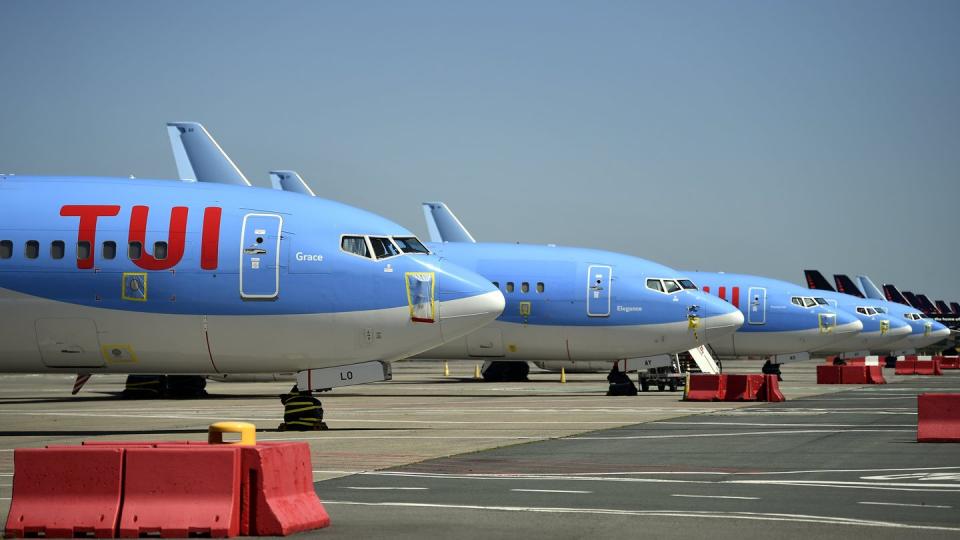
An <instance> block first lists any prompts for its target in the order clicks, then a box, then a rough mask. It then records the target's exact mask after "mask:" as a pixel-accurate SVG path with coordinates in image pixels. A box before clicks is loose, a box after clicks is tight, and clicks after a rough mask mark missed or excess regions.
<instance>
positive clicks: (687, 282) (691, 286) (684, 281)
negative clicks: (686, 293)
mask: <svg viewBox="0 0 960 540" xmlns="http://www.w3.org/2000/svg"><path fill="white" fill-rule="evenodd" d="M680 286H681V287H683V288H684V289H687V290H690V289H693V290H697V286H696V285H694V284H693V282H692V281H690V280H689V279H681V280H680Z"/></svg>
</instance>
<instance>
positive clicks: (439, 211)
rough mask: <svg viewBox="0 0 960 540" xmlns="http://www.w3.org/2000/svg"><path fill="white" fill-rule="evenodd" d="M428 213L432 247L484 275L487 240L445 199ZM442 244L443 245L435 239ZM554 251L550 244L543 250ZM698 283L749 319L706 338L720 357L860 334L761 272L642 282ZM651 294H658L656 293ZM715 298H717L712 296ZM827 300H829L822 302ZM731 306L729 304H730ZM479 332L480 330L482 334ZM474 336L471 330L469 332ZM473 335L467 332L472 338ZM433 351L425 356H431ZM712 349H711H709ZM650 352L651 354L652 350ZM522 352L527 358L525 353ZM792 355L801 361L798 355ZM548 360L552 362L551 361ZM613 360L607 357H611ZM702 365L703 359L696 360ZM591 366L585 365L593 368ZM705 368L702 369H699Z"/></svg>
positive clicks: (843, 316)
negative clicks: (801, 302)
mask: <svg viewBox="0 0 960 540" xmlns="http://www.w3.org/2000/svg"><path fill="white" fill-rule="evenodd" d="M423 210H424V215H425V217H426V220H427V228H428V231H429V235H430V239H431V241H432V243H430V244H429V245H430V246H435V247H432V249H436V250H437V251H438V253H442V254H444V255H447V254H449V255H447V256H449V257H450V258H451V260H454V261H457V262H461V263H463V264H464V265H465V266H467V267H468V268H477V269H478V271H480V273H481V274H484V275H488V274H486V273H485V272H484V269H483V268H482V265H479V264H477V261H482V260H483V258H484V256H483V255H482V253H484V251H483V250H484V249H486V248H484V246H485V244H479V243H473V242H475V240H474V238H473V235H471V234H470V232H469V231H467V229H466V227H464V226H463V223H462V222H460V220H459V219H457V217H456V216H455V215H454V214H453V212H451V211H450V209H449V208H448V207H447V206H446V205H445V204H443V203H439V202H435V203H424V204H423ZM437 242H442V243H437ZM545 249H551V248H549V247H548V248H545ZM471 253H481V255H475V256H472V257H471V256H470V254H471ZM695 282H699V283H701V285H704V284H705V286H703V287H702V288H700V292H701V293H709V292H710V291H711V287H712V290H713V291H715V295H716V296H718V297H719V298H717V300H722V301H726V300H727V298H726V291H727V290H730V294H731V297H730V298H729V301H730V302H731V303H732V307H733V309H735V311H736V313H737V314H738V315H739V317H740V319H741V320H743V321H745V322H746V324H742V325H740V326H739V328H738V329H736V331H735V332H724V335H717V334H716V333H715V334H713V335H707V336H705V339H704V340H703V341H704V343H705V344H709V349H712V351H713V353H715V354H709V356H710V357H711V360H709V361H713V360H712V357H714V356H716V355H719V357H720V358H724V357H728V358H729V357H739V356H748V355H758V356H759V355H763V356H777V355H781V356H784V357H782V358H780V359H779V361H778V362H777V363H783V362H785V361H787V360H788V359H787V358H786V357H785V356H786V355H788V354H792V353H801V352H804V351H808V350H811V349H813V348H816V347H822V346H825V345H829V344H832V343H835V342H837V341H840V340H843V339H847V338H849V337H850V336H853V335H856V334H857V333H858V332H859V331H860V329H861V328H862V324H861V323H860V322H859V321H858V320H857V319H856V317H854V316H853V315H852V314H850V313H847V312H844V311H842V310H836V309H828V308H827V307H825V306H824V305H822V304H819V303H816V302H815V301H813V300H812V299H810V300H809V304H806V305H797V304H796V303H795V302H791V298H799V297H801V296H809V295H807V294H806V291H805V290H804V289H802V288H800V287H798V286H796V285H793V284H790V283H786V282H778V281H776V280H770V279H766V278H761V277H757V276H746V275H740V274H723V273H709V272H686V273H684V272H676V271H674V272H672V273H670V274H663V273H661V274H657V273H655V272H652V273H649V274H648V275H647V276H646V277H645V282H644V286H645V287H646V288H647V289H649V290H651V291H653V292H654V293H656V295H661V296H666V297H669V296H670V295H673V294H676V293H678V292H680V291H689V292H690V293H691V294H692V293H694V292H695V291H698V287H697V285H695ZM741 291H743V293H744V295H745V298H744V300H745V301H744V302H742V303H741V302H740V293H741ZM509 292H510V291H509V290H508V291H507V293H506V294H505V296H506V297H507V308H506V309H505V310H504V316H503V317H501V319H503V318H505V317H508V316H509V314H510V312H511V296H510V294H509ZM656 295H655V296H654V297H653V298H657V296H656ZM710 297H711V298H713V296H710ZM823 304H825V302H824V303H823ZM727 305H730V304H729V303H728V304H727ZM484 331H485V330H481V331H480V332H481V333H482V332H484ZM473 335H476V333H475V334H471V336H473ZM471 336H468V338H467V339H468V340H469V339H470V337H471ZM452 346H453V344H446V345H444V346H443V347H440V348H439V349H440V350H442V351H443V352H445V353H449V352H453V351H448V349H450V348H451V347H452ZM682 350H684V349H681V348H675V349H674V350H673V351H670V352H678V351H682ZM432 352H433V351H430V352H428V353H425V354H431V353H432ZM698 352H699V353H701V354H702V353H703V352H704V351H702V350H701V351H697V350H693V351H691V354H692V355H693V356H694V358H695V359H697V356H698ZM708 352H709V351H708ZM650 354H651V355H652V354H653V353H650ZM518 356H521V357H522V356H524V355H523V353H520V354H518ZM557 359H560V360H567V359H564V358H563V356H562V355H560V356H558V355H556V354H555V352H554V355H553V358H552V359H551V358H550V354H548V355H545V356H537V357H534V358H533V360H535V362H534V363H535V364H536V365H537V366H539V367H541V368H544V369H551V368H553V369H559V367H565V366H566V364H564V363H559V364H558V363H557V362H555V360H557ZM584 359H588V360H599V358H584ZM792 359H798V358H797V357H796V356H794V357H793V358H792ZM550 360H554V362H551V361H550ZM607 360H609V359H607ZM698 363H699V362H698ZM591 367H593V366H589V365H588V366H585V369H590V368H591ZM701 369H702V368H701Z"/></svg>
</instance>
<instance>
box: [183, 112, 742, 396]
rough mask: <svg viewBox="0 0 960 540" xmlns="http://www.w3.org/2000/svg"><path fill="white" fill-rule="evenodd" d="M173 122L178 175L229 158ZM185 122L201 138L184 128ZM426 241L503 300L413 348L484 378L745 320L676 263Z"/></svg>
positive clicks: (675, 344)
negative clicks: (460, 330)
mask: <svg viewBox="0 0 960 540" xmlns="http://www.w3.org/2000/svg"><path fill="white" fill-rule="evenodd" d="M171 126H172V127H173V128H175V129H176V131H170V133H171V140H172V142H173V145H174V148H175V152H174V154H175V157H176V156H178V155H179V156H186V158H185V159H184V160H183V162H181V161H180V160H179V159H178V169H181V170H180V176H181V178H182V179H190V178H196V179H198V180H206V181H213V180H215V179H216V178H217V176H216V175H218V174H221V173H220V172H217V171H218V170H214V168H212V167H210V165H209V164H210V163H213V162H215V161H218V160H219V162H220V163H221V167H220V169H224V168H227V167H226V164H228V163H232V162H230V161H229V158H228V157H226V155H225V154H224V153H223V152H222V149H220V148H219V146H218V145H216V143H215V142H212V137H210V136H209V133H208V132H207V131H206V130H205V129H203V128H202V126H200V125H199V124H195V123H175V124H171ZM191 129H192V130H193V131H192V132H191V133H196V134H201V135H203V139H204V140H203V141H199V140H198V138H197V137H183V136H182V133H183V132H184V130H191ZM178 146H183V147H184V148H183V149H178V148H177V147H178ZM194 164H196V165H197V166H196V167H194V166H193V165H194ZM198 169H206V170H205V171H202V170H198ZM270 178H271V184H272V185H273V186H274V187H275V188H278V189H282V190H285V191H290V192H292V193H295V194H297V195H312V194H313V191H312V190H310V189H309V187H307V186H306V184H305V182H303V180H302V179H301V178H300V177H299V175H297V174H296V173H295V172H293V171H271V173H270ZM445 217H446V216H443V217H441V218H440V219H444V218H445ZM453 219H456V218H455V217H453ZM462 232H463V233H464V234H466V237H467V238H470V239H471V240H472V237H469V233H467V232H466V231H465V229H464V230H463V231H462ZM425 246H426V247H425V249H426V250H428V251H429V252H430V253H434V254H436V255H437V256H439V257H440V258H442V259H443V260H448V261H452V262H455V263H456V264H458V265H460V266H463V267H465V268H469V269H472V270H473V271H475V272H477V273H479V274H480V275H482V276H484V277H485V278H487V280H488V281H489V282H492V284H493V286H494V287H496V288H497V289H498V290H500V291H502V292H503V295H504V297H505V299H506V307H505V309H504V311H503V314H502V315H501V316H500V317H498V318H497V320H496V321H495V322H494V323H492V324H491V325H488V326H487V327H485V328H482V329H480V330H477V331H475V332H472V333H470V334H467V335H466V336H465V337H463V338H460V339H457V340H453V341H449V342H447V343H445V344H444V345H441V346H440V347H436V348H434V349H431V350H429V351H426V352H423V353H420V354H418V355H415V357H417V358H443V359H484V360H491V362H489V363H486V362H485V366H484V370H483V375H484V377H485V378H487V379H498V380H504V379H523V378H526V375H527V370H529V366H528V365H527V363H526V360H531V359H532V360H537V359H565V360H579V361H589V360H598V359H600V360H610V361H614V360H618V359H624V358H635V357H645V356H652V355H657V354H663V353H667V352H673V351H677V350H688V349H691V348H694V347H696V346H697V345H699V344H702V343H705V342H706V340H709V339H716V338H720V337H722V336H724V335H726V334H729V333H731V332H733V331H735V330H736V328H738V327H739V326H740V325H741V324H742V323H743V316H742V314H741V313H740V312H739V310H736V309H735V308H733V307H732V306H730V305H729V304H728V303H726V302H723V301H721V300H718V299H715V298H712V297H710V296H708V295H704V294H702V293H700V292H699V291H697V290H695V289H691V288H689V287H684V286H681V285H679V284H678V282H676V281H674V279H673V278H675V277H676V276H675V274H676V272H675V271H674V270H672V269H670V268H667V267H665V266H662V265H659V264H656V263H653V262H650V261H647V260H644V259H641V258H638V257H631V256H627V255H622V254H618V253H611V252H606V251H600V250H591V249H583V248H572V247H560V246H553V245H550V246H534V245H522V244H492V243H472V242H470V243H465V242H457V243H437V242H428V243H426V244H425ZM421 247H422V246H421ZM399 248H400V249H407V248H406V246H402V245H401V246H399ZM654 277H656V278H657V279H664V280H666V281H668V282H670V283H673V285H676V287H677V288H676V289H675V290H671V291H669V292H664V291H657V290H654V289H652V288H650V287H649V286H648V285H647V281H648V280H649V279H653V278H654Z"/></svg>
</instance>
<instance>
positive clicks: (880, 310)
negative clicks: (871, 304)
mask: <svg viewBox="0 0 960 540" xmlns="http://www.w3.org/2000/svg"><path fill="white" fill-rule="evenodd" d="M873 309H875V310H877V313H886V312H887V308H885V307H875V308H873Z"/></svg>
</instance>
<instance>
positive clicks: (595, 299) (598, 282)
mask: <svg viewBox="0 0 960 540" xmlns="http://www.w3.org/2000/svg"><path fill="white" fill-rule="evenodd" d="M612 281H613V268H611V267H609V266H602V265H596V264H592V265H590V266H589V267H588V268H587V315H589V316H590V317H609V316H610V293H611V291H610V286H611V282H612Z"/></svg>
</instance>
